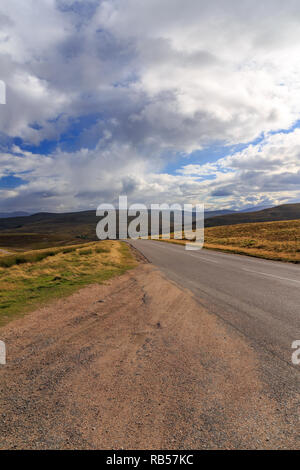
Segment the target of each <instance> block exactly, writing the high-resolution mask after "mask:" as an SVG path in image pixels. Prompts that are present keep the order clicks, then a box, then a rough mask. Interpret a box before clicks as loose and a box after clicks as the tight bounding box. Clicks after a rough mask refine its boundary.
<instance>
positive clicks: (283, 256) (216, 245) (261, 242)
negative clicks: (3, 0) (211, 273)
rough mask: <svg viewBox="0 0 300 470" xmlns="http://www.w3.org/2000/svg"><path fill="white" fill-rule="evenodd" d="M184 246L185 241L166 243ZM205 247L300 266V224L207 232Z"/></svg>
mask: <svg viewBox="0 0 300 470" xmlns="http://www.w3.org/2000/svg"><path fill="white" fill-rule="evenodd" d="M166 241H169V242H171V243H179V244H185V240H166ZM204 247H205V248H207V249H212V250H219V251H225V252H229V253H238V254H242V255H248V256H255V257H259V258H266V259H272V260H277V261H289V262H293V263H300V220H288V221H282V222H260V223H251V224H239V225H226V226H220V227H209V228H206V229H205V244H204Z"/></svg>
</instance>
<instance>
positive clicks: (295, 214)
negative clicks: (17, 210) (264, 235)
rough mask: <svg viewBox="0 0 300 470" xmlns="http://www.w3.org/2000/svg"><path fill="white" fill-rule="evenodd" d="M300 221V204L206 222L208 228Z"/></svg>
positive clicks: (230, 215)
mask: <svg viewBox="0 0 300 470" xmlns="http://www.w3.org/2000/svg"><path fill="white" fill-rule="evenodd" d="M296 219H300V203H297V204H283V205H282V206H276V207H270V208H268V209H263V210H260V211H256V212H236V213H234V214H227V215H220V216H217V217H210V218H209V219H208V220H206V222H205V226H206V227H218V226H220V225H236V224H248V223H254V222H275V221H280V220H296Z"/></svg>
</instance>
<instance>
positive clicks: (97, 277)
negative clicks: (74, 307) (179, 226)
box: [0, 241, 136, 326]
mask: <svg viewBox="0 0 300 470" xmlns="http://www.w3.org/2000/svg"><path fill="white" fill-rule="evenodd" d="M135 265H136V261H135V260H134V258H133V257H132V255H131V253H130V251H129V248H128V246H127V245H125V244H124V243H121V242H117V241H105V242H92V243H87V244H84V245H77V246H76V245H75V246H66V247H59V248H55V249H54V248H53V249H46V250H35V251H32V252H27V253H21V254H20V253H18V254H14V255H9V256H2V257H1V258H0V326H3V325H4V324H5V323H7V322H8V321H10V320H11V319H13V318H16V317H17V316H20V315H23V314H24V313H25V312H27V311H29V310H31V309H32V308H34V307H37V306H40V305H41V304H43V303H45V302H46V301H48V300H50V299H52V298H55V297H61V296H64V295H67V294H70V293H72V292H74V291H75V290H76V289H78V288H80V287H82V286H85V285H87V284H92V283H95V282H96V283H98V282H100V283H101V282H103V281H105V280H107V279H109V278H111V277H113V276H116V275H119V274H122V273H124V272H125V271H127V270H128V269H130V268H132V267H134V266H135Z"/></svg>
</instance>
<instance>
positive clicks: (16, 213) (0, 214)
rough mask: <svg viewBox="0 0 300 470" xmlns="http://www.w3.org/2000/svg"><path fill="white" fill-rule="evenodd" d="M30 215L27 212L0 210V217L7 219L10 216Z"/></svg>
mask: <svg viewBox="0 0 300 470" xmlns="http://www.w3.org/2000/svg"><path fill="white" fill-rule="evenodd" d="M28 215H30V214H29V213H28V212H22V211H19V212H0V219H8V218H10V217H26V216H28Z"/></svg>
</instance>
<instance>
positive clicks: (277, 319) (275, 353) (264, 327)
mask: <svg viewBox="0 0 300 470" xmlns="http://www.w3.org/2000/svg"><path fill="white" fill-rule="evenodd" d="M130 243H131V244H132V245H133V246H134V247H135V248H136V249H138V250H139V251H140V252H142V254H143V255H144V256H145V257H146V258H147V259H148V260H149V261H150V262H151V263H153V264H154V265H155V266H157V267H158V268H159V269H160V270H162V271H163V272H164V273H165V274H166V275H167V277H168V278H169V279H172V280H173V281H175V282H176V283H178V284H179V285H181V286H183V287H186V288H188V289H190V290H191V291H192V292H193V293H194V294H195V297H196V298H197V300H198V301H199V302H200V303H201V304H202V305H203V306H205V307H206V308H207V310H208V311H209V312H210V313H212V314H214V315H217V316H218V317H219V318H220V319H221V320H222V321H223V322H224V323H225V324H226V325H227V326H228V328H229V329H231V328H233V329H234V330H235V331H238V332H239V333H240V334H241V335H242V336H243V337H244V338H245V339H246V340H247V341H248V342H249V343H250V344H251V345H252V346H253V347H254V348H255V350H256V351H257V353H258V354H259V355H260V359H261V365H262V371H263V374H264V376H265V378H266V380H267V382H268V383H269V384H270V382H273V384H275V387H276V391H277V392H278V393H281V392H284V391H287V390H288V389H289V388H291V389H293V390H294V391H296V390H298V391H299V372H300V366H297V365H293V364H292V361H291V356H292V352H293V349H292V348H291V346H292V342H293V341H295V340H300V266H298V265H293V264H287V263H280V262H274V261H269V260H263V259H258V258H251V257H246V256H241V255H234V254H227V253H221V252H215V251H210V250H200V251H187V250H185V248H184V246H181V245H175V244H170V243H164V242H157V241H148V240H135V241H130ZM280 391H281V392H280Z"/></svg>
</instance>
